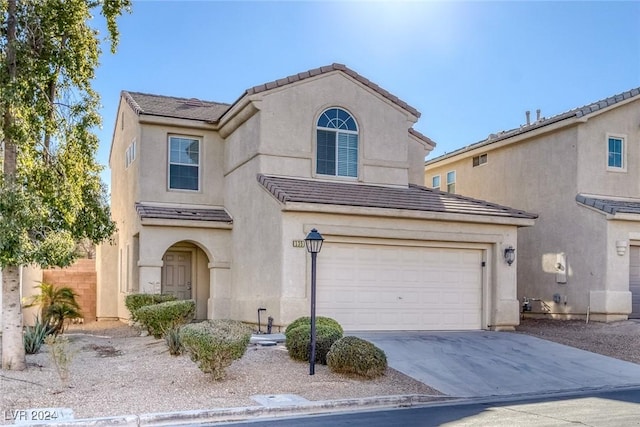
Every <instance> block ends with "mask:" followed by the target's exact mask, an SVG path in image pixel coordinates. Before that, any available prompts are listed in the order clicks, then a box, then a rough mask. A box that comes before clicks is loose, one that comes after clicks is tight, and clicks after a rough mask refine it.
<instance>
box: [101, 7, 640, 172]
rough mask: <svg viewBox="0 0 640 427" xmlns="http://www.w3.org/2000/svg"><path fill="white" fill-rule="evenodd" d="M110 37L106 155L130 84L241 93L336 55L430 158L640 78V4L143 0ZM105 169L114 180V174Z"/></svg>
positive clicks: (197, 93)
mask: <svg viewBox="0 0 640 427" xmlns="http://www.w3.org/2000/svg"><path fill="white" fill-rule="evenodd" d="M119 25H120V33H121V39H120V45H119V46H118V51H117V53H116V54H115V55H112V54H110V53H109V49H108V46H105V49H104V53H103V56H102V58H101V66H100V68H99V69H98V71H97V76H96V80H95V82H94V87H95V89H96V90H97V91H98V92H99V93H100V95H101V97H102V104H103V108H102V114H103V117H104V122H103V128H102V129H101V130H100V131H99V132H98V136H99V138H100V142H101V143H100V150H99V153H98V160H99V162H100V163H102V164H104V165H107V164H108V155H109V147H110V144H111V136H112V132H113V124H114V121H115V118H116V109H117V104H118V98H119V94H120V91H121V90H123V89H125V90H131V91H139V92H146V93H155V94H161V95H171V96H183V97H188V98H191V97H196V98H200V99H204V100H209V101H218V102H227V103H232V102H234V101H235V100H236V99H237V98H238V97H239V96H240V95H241V94H242V93H243V91H244V90H245V89H247V88H250V87H252V86H255V85H258V84H261V83H265V82H268V81H271V80H275V79H278V78H282V77H286V76H288V75H291V74H296V73H298V72H301V71H306V70H308V69H311V68H316V67H318V66H321V65H328V64H331V63H333V62H339V63H343V64H346V65H347V66H348V67H349V68H351V69H353V70H354V71H356V72H358V73H360V74H362V75H363V76H364V77H366V78H368V79H370V80H371V81H373V82H375V83H377V84H378V85H380V86H381V87H383V88H384V89H386V90H388V91H389V92H391V93H393V94H394V95H396V96H398V97H399V98H400V99H402V100H403V101H405V102H407V103H408V104H409V105H411V106H413V107H415V108H416V109H418V111H420V112H421V113H422V116H421V118H420V120H419V121H418V123H417V124H416V125H415V128H416V129H417V130H418V131H420V132H422V133H424V134H425V135H428V136H429V137H430V138H432V139H433V140H434V141H436V142H437V144H438V145H437V147H436V149H435V150H434V151H433V152H432V153H431V155H430V156H429V158H433V157H435V156H438V155H441V154H444V153H446V152H450V151H453V150H455V149H457V148H460V147H462V146H465V145H468V144H471V143H474V142H477V141H479V140H482V139H484V138H485V137H486V136H487V135H488V134H490V133H494V132H498V131H500V130H505V129H511V128H514V127H517V126H519V125H520V124H522V123H524V121H525V111H526V110H531V111H532V117H535V110H536V109H538V108H540V109H541V110H542V115H543V116H546V117H549V116H552V115H555V114H558V113H561V112H563V111H566V110H569V109H572V108H574V107H578V106H581V105H584V104H588V103H590V102H593V101H596V100H599V99H602V98H606V97H608V96H611V95H614V94H616V93H620V92H623V91H625V90H629V89H632V88H635V87H638V86H640V2H637V1H636V2H610V1H609V2H537V1H536V2H477V1H474V2H426V1H420V2H419V1H413V2H399V1H376V2H364V1H348V2H347V1H322V2H310V1H309V2H308V1H280V2H267V1H253V2H251V1H233V2H221V1H159V0H157V1H151V0H138V1H134V5H133V13H132V14H130V15H125V16H123V17H122V18H121V19H120V21H119ZM104 179H105V181H106V183H107V184H109V179H110V178H109V173H108V170H107V171H105V174H104Z"/></svg>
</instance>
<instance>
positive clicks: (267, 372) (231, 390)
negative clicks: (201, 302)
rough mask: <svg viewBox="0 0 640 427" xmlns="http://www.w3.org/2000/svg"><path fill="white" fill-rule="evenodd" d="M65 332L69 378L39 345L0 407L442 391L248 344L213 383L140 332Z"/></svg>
mask: <svg viewBox="0 0 640 427" xmlns="http://www.w3.org/2000/svg"><path fill="white" fill-rule="evenodd" d="M65 335H67V336H69V338H70V340H71V347H72V350H73V352H74V358H73V360H72V364H71V368H70V379H69V384H68V385H64V384H63V383H62V382H61V380H60V378H59V377H58V375H57V373H56V371H55V369H54V367H53V365H52V363H51V361H50V360H49V355H48V351H47V348H46V346H43V348H42V350H41V351H40V353H38V354H35V355H28V356H27V363H28V369H27V370H25V371H23V372H16V371H2V370H0V390H1V393H0V411H5V412H7V411H10V410H17V409H28V408H50V407H57V408H59V407H66V408H72V409H73V411H74V416H75V418H76V419H79V418H90V417H91V418H93V417H103V416H115V415H128V414H143V413H156V412H170V411H185V410H195V409H212V408H228V407H244V406H258V405H259V403H258V402H257V401H256V400H253V399H252V396H255V395H283V394H287V395H296V396H299V397H301V398H304V399H307V400H310V401H322V400H334V399H350V398H362V397H371V396H391V395H406V394H420V395H439V394H440V393H439V392H438V391H437V390H434V389H432V388H430V387H428V386H427V385H425V384H422V383H420V382H418V381H416V380H414V379H412V378H410V377H407V376H406V375H404V374H401V373H399V372H397V371H395V370H393V369H387V372H386V374H385V375H384V376H383V377H381V378H378V379H374V380H361V379H355V378H349V377H345V376H342V375H338V374H334V373H332V372H331V371H329V369H328V368H327V366H324V365H316V370H315V375H313V376H310V375H309V365H308V364H307V363H300V362H295V361H293V360H291V359H290V358H289V356H288V354H287V351H286V348H285V347H284V346H283V345H278V346H275V347H261V346H250V347H249V349H248V350H247V352H246V354H245V355H244V356H243V357H242V359H240V360H237V361H235V362H234V363H233V364H232V365H231V367H229V368H228V370H227V377H226V379H224V380H222V381H218V382H214V381H211V380H210V379H209V378H208V377H207V376H206V375H205V374H203V373H202V372H201V371H200V370H199V369H198V368H197V366H196V364H195V363H194V362H192V361H191V360H190V359H189V357H188V356H187V355H181V356H177V357H176V356H171V355H169V352H168V349H167V347H166V345H165V343H164V340H156V339H154V338H153V337H149V336H144V337H143V336H139V333H138V331H137V330H135V329H134V328H131V327H129V326H126V325H124V324H122V323H119V322H96V323H92V324H88V325H83V326H73V327H72V329H71V330H69V331H67V332H66V333H65ZM435 398H436V397H434V399H435Z"/></svg>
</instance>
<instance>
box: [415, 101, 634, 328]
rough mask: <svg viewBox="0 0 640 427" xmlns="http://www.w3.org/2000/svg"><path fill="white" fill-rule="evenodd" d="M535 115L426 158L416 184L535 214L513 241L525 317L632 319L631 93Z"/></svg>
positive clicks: (632, 158) (632, 145)
mask: <svg viewBox="0 0 640 427" xmlns="http://www.w3.org/2000/svg"><path fill="white" fill-rule="evenodd" d="M539 115H540V114H539V112H538V114H537V116H538V117H536V120H535V121H533V122H531V121H530V122H529V123H527V124H525V125H523V126H521V127H520V128H518V129H513V130H510V131H506V132H500V133H498V134H492V135H490V136H489V137H488V138H487V139H485V140H484V141H480V142H478V143H475V144H473V145H470V146H468V147H465V148H462V149H459V150H457V151H454V152H452V153H449V154H446V155H443V156H440V157H438V158H435V159H432V160H429V161H427V162H426V166H425V180H426V185H427V186H429V187H440V186H441V183H440V182H442V188H443V189H447V186H449V190H451V191H455V193H458V194H464V195H466V196H471V197H479V198H486V199H488V200H491V201H494V202H497V203H505V204H511V205H514V206H518V207H519V208H522V209H525V210H528V211H531V212H536V213H538V214H539V218H538V219H537V221H536V225H535V226H534V227H530V228H527V229H523V230H522V232H521V233H519V235H518V251H517V259H518V295H519V297H520V299H521V302H522V303H523V308H524V309H525V310H526V311H529V310H530V313H531V314H534V315H535V314H542V313H545V315H547V316H553V317H562V318H567V317H584V316H587V315H590V317H591V318H592V319H594V320H604V321H612V320H619V319H626V318H627V316H631V317H640V89H633V90H630V91H627V92H624V93H621V94H619V95H616V96H612V97H610V98H607V99H604V100H601V101H598V102H594V103H593V104H590V105H587V106H584V107H580V108H576V109H573V110H571V111H568V112H566V113H563V114H559V115H557V116H553V117H550V118H543V117H539ZM527 117H528V113H527Z"/></svg>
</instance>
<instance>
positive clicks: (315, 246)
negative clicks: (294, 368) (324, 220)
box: [304, 228, 324, 375]
mask: <svg viewBox="0 0 640 427" xmlns="http://www.w3.org/2000/svg"><path fill="white" fill-rule="evenodd" d="M304 240H305V243H306V245H307V252H309V253H310V254H311V351H310V354H309V375H314V374H315V373H316V257H317V256H318V252H320V249H322V242H323V240H324V238H323V237H322V235H321V234H320V233H318V230H316V229H315V228H314V229H312V230H311V232H310V233H309V234H308V235H307V237H306V238H305V239H304Z"/></svg>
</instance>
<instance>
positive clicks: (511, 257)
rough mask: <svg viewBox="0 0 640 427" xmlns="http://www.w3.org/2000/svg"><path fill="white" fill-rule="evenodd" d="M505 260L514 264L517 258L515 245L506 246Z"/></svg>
mask: <svg viewBox="0 0 640 427" xmlns="http://www.w3.org/2000/svg"><path fill="white" fill-rule="evenodd" d="M504 260H505V261H506V262H507V264H509V265H511V264H513V261H515V260H516V250H515V249H514V247H513V246H511V245H509V246H507V247H506V248H504Z"/></svg>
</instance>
